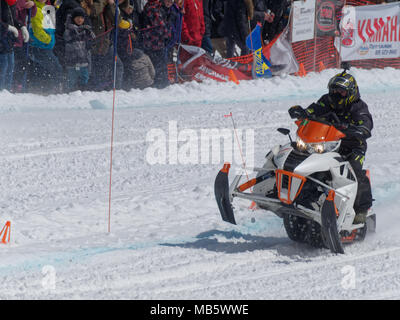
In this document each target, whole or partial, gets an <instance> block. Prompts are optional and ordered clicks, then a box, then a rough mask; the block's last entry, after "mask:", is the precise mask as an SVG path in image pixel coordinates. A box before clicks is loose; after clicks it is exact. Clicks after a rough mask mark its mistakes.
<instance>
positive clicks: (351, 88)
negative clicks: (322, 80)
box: [328, 71, 360, 105]
mask: <svg viewBox="0 0 400 320" xmlns="http://www.w3.org/2000/svg"><path fill="white" fill-rule="evenodd" d="M336 88H340V89H344V90H346V92H347V95H346V97H345V101H344V102H345V103H344V104H345V105H348V104H350V103H352V102H354V101H355V100H357V99H358V98H359V97H360V95H359V91H358V85H357V82H356V79H355V78H354V77H353V76H352V75H351V74H350V73H347V72H346V71H343V72H341V73H338V74H337V75H335V76H334V77H332V78H331V79H330V80H329V83H328V89H329V94H330V95H332V94H333V93H334V90H335V89H336Z"/></svg>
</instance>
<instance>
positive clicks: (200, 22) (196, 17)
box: [181, 0, 205, 47]
mask: <svg viewBox="0 0 400 320" xmlns="http://www.w3.org/2000/svg"><path fill="white" fill-rule="evenodd" d="M204 32H205V26H204V12H203V1H202V0H185V2H184V14H183V21H182V36H181V38H182V43H183V44H188V45H191V46H196V47H201V42H202V40H203V35H204Z"/></svg>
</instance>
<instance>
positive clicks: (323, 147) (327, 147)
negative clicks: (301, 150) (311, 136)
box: [306, 141, 340, 153]
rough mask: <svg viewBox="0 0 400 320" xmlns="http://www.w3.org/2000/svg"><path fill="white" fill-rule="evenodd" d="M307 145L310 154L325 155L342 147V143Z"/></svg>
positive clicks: (330, 142)
mask: <svg viewBox="0 0 400 320" xmlns="http://www.w3.org/2000/svg"><path fill="white" fill-rule="evenodd" d="M306 145H307V152H308V153H325V152H332V151H334V150H336V149H337V148H338V147H339V145H340V141H329V142H321V143H307V144H306Z"/></svg>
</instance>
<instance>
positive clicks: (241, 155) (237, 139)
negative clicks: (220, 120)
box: [224, 111, 249, 180]
mask: <svg viewBox="0 0 400 320" xmlns="http://www.w3.org/2000/svg"><path fill="white" fill-rule="evenodd" d="M224 117H225V118H231V120H232V126H233V131H234V132H235V136H236V142H237V144H238V147H239V152H240V157H241V158H242V164H243V168H244V171H245V173H246V177H247V180H249V175H248V174H247V169H246V162H245V161H244V157H243V152H242V147H241V146H240V142H239V137H238V134H237V132H236V126H235V122H234V121H233V114H232V111H231V112H230V113H229V114H226V115H224Z"/></svg>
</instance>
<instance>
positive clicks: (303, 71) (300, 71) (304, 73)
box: [295, 63, 307, 77]
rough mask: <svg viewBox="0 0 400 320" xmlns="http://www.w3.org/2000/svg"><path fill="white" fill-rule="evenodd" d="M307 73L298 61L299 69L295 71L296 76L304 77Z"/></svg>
mask: <svg viewBox="0 0 400 320" xmlns="http://www.w3.org/2000/svg"><path fill="white" fill-rule="evenodd" d="M306 74H307V72H306V69H305V68H304V64H302V63H300V66H299V71H297V72H296V73H295V75H296V76H299V77H305V76H306Z"/></svg>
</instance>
